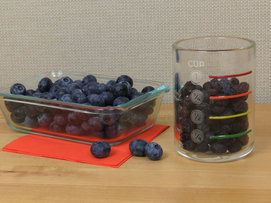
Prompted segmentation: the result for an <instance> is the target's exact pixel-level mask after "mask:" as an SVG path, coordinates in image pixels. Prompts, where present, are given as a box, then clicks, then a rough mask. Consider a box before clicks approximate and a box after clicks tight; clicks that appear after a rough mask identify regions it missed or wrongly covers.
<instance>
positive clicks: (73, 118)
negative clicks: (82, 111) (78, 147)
mask: <svg viewBox="0 0 271 203" xmlns="http://www.w3.org/2000/svg"><path fill="white" fill-rule="evenodd" d="M67 118H68V122H69V123H70V124H73V125H81V122H82V121H81V120H80V119H78V118H77V113H76V112H69V113H68V117H67Z"/></svg>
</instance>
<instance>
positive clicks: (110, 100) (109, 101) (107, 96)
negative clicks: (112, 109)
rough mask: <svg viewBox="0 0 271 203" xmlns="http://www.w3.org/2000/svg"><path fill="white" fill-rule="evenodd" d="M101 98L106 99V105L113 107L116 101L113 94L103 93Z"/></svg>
mask: <svg viewBox="0 0 271 203" xmlns="http://www.w3.org/2000/svg"><path fill="white" fill-rule="evenodd" d="M100 96H101V97H102V98H103V99H104V101H105V105H107V106H111V105H112V104H113V101H114V96H113V94H112V93H111V92H102V93H101V94H100Z"/></svg>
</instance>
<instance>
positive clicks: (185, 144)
mask: <svg viewBox="0 0 271 203" xmlns="http://www.w3.org/2000/svg"><path fill="white" fill-rule="evenodd" d="M183 148H184V149H186V150H189V151H193V150H194V149H195V148H196V144H195V143H194V142H193V141H192V140H186V141H184V142H183Z"/></svg>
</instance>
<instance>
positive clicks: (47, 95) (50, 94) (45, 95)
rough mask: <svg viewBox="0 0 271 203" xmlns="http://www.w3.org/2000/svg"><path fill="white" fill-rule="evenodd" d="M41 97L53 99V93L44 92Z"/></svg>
mask: <svg viewBox="0 0 271 203" xmlns="http://www.w3.org/2000/svg"><path fill="white" fill-rule="evenodd" d="M42 98H44V99H49V100H52V99H55V95H54V93H52V92H45V93H43V94H42Z"/></svg>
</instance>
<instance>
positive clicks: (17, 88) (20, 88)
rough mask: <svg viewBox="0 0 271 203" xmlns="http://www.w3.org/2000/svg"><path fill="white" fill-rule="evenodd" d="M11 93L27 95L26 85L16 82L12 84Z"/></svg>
mask: <svg viewBox="0 0 271 203" xmlns="http://www.w3.org/2000/svg"><path fill="white" fill-rule="evenodd" d="M10 93H11V94H18V95H25V94H26V89H25V86H24V85H23V84H20V83H16V84H14V85H12V87H11V88H10Z"/></svg>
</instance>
